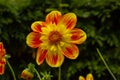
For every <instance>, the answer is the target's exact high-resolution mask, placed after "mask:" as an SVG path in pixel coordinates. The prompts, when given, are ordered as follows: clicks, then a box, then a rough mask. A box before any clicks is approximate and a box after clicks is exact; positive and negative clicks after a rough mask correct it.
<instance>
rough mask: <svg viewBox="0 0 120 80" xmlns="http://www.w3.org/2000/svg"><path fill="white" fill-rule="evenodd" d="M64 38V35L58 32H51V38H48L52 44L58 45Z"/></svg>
mask: <svg viewBox="0 0 120 80" xmlns="http://www.w3.org/2000/svg"><path fill="white" fill-rule="evenodd" d="M61 38H62V35H61V34H60V33H59V32H58V31H51V32H50V34H49V36H48V39H49V41H50V43H52V44H53V43H54V44H55V43H57V42H59V41H60V40H61Z"/></svg>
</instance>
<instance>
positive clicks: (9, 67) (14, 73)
mask: <svg viewBox="0 0 120 80" xmlns="http://www.w3.org/2000/svg"><path fill="white" fill-rule="evenodd" d="M6 62H7V65H8V67H9V68H10V70H11V73H12V75H13V79H14V80H16V77H15V73H14V71H13V68H12V66H11V65H10V63H9V61H8V60H7V61H6Z"/></svg>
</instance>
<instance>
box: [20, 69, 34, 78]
mask: <svg viewBox="0 0 120 80" xmlns="http://www.w3.org/2000/svg"><path fill="white" fill-rule="evenodd" d="M33 77H34V74H33V73H31V72H30V71H29V70H28V69H24V70H23V71H22V73H21V78H23V79H26V80H32V78H33Z"/></svg>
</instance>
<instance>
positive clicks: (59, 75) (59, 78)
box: [58, 67, 61, 80]
mask: <svg viewBox="0 0 120 80" xmlns="http://www.w3.org/2000/svg"><path fill="white" fill-rule="evenodd" d="M58 80H61V67H59V72H58Z"/></svg>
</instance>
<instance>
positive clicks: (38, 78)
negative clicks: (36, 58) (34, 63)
mask: <svg viewBox="0 0 120 80" xmlns="http://www.w3.org/2000/svg"><path fill="white" fill-rule="evenodd" d="M34 70H35V73H36V74H37V76H38V79H39V80H41V77H40V74H39V73H38V71H37V70H36V69H35V68H34Z"/></svg>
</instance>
